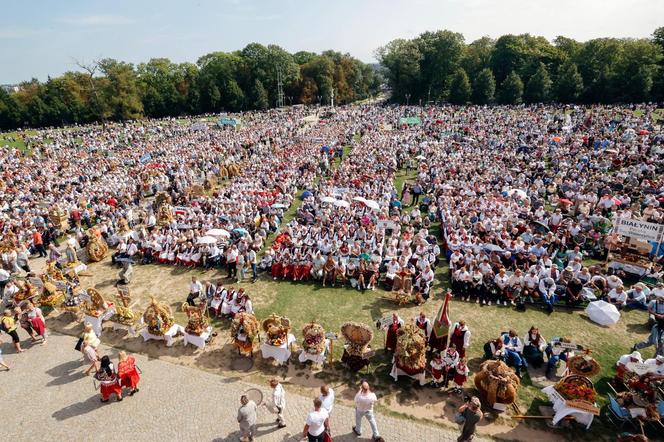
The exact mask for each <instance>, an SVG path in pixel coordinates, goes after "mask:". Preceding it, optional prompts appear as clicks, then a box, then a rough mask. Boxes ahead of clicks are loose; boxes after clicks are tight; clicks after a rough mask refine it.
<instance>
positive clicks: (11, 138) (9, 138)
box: [0, 132, 31, 154]
mask: <svg viewBox="0 0 664 442" xmlns="http://www.w3.org/2000/svg"><path fill="white" fill-rule="evenodd" d="M0 147H9V148H14V149H18V150H20V151H21V152H23V153H27V154H29V153H30V152H31V149H30V148H29V147H27V146H26V144H25V142H24V141H23V138H22V136H20V135H19V134H18V133H17V132H7V133H2V134H0Z"/></svg>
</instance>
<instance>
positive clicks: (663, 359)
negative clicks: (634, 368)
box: [643, 355, 664, 378]
mask: <svg viewBox="0 0 664 442" xmlns="http://www.w3.org/2000/svg"><path fill="white" fill-rule="evenodd" d="M643 363H644V364H647V365H654V366H655V367H657V368H656V369H655V374H657V375H658V376H662V377H663V378H664V356H662V355H659V356H656V357H654V358H650V359H646V360H645V361H643Z"/></svg>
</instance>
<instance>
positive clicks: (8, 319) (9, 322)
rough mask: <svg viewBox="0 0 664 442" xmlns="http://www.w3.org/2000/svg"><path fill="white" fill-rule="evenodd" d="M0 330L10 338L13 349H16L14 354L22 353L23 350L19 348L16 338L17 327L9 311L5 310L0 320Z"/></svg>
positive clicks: (19, 344)
mask: <svg viewBox="0 0 664 442" xmlns="http://www.w3.org/2000/svg"><path fill="white" fill-rule="evenodd" d="M0 328H1V329H2V330H3V331H4V332H5V333H7V334H8V335H9V336H11V338H12V342H13V343H14V348H16V353H23V352H24V351H25V350H23V349H22V348H21V339H20V338H19V337H18V333H17V331H16V329H17V328H18V326H17V324H16V321H15V320H14V313H13V312H12V311H11V310H9V309H5V312H4V315H3V316H2V318H0Z"/></svg>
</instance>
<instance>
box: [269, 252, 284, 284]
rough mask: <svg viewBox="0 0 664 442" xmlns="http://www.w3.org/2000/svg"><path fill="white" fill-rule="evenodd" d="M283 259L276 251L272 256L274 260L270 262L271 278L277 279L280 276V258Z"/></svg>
mask: <svg viewBox="0 0 664 442" xmlns="http://www.w3.org/2000/svg"><path fill="white" fill-rule="evenodd" d="M282 259H283V257H282V253H281V252H277V253H276V255H275V257H274V262H273V263H272V269H271V273H272V279H277V278H279V277H280V276H281V271H282V264H281V260H282Z"/></svg>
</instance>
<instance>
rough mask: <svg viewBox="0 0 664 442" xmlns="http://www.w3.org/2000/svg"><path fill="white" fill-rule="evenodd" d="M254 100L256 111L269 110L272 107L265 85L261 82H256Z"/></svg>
mask: <svg viewBox="0 0 664 442" xmlns="http://www.w3.org/2000/svg"><path fill="white" fill-rule="evenodd" d="M252 93H253V98H254V107H255V108H256V109H263V110H265V109H267V108H268V107H269V106H270V101H269V97H268V94H267V91H266V90H265V87H263V83H261V81H260V80H258V79H256V80H254V88H253V90H252Z"/></svg>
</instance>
